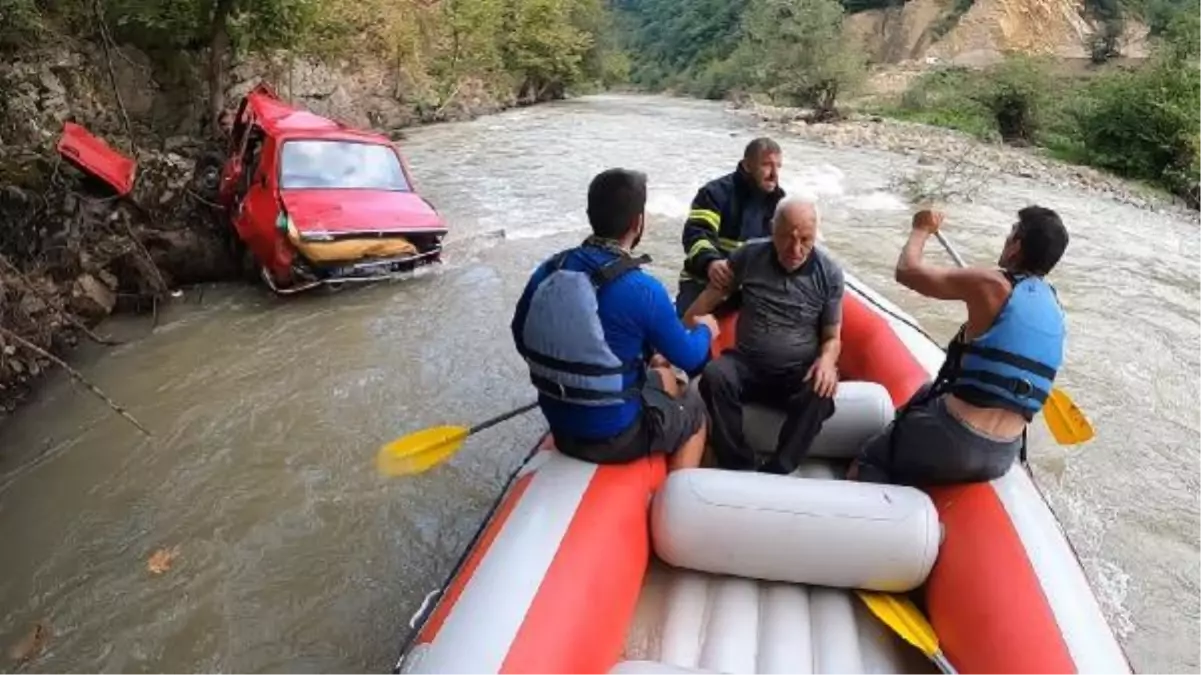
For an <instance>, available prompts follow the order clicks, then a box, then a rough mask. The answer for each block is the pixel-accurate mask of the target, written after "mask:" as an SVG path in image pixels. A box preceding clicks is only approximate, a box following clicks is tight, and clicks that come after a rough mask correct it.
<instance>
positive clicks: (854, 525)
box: [651, 469, 941, 592]
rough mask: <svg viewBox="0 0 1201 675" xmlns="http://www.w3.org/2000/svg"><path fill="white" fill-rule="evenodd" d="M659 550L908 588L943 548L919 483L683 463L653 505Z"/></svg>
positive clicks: (844, 583) (746, 570) (819, 579)
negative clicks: (816, 477) (685, 466)
mask: <svg viewBox="0 0 1201 675" xmlns="http://www.w3.org/2000/svg"><path fill="white" fill-rule="evenodd" d="M651 533H652V542H653V545H654V548H655V553H656V554H658V556H659V557H660V558H662V559H663V560H664V561H665V562H667V563H668V564H670V565H674V566H676V567H682V568H685V569H692V570H698V571H702V572H711V573H715V574H730V575H736V576H740V577H748V578H751V579H761V580H766V581H787V582H792V583H799V584H813V585H819V586H831V587H837V588H863V589H869V590H876V591H886V592H905V591H910V590H912V589H914V588H917V587H918V586H920V585H921V584H922V583H923V582H924V581H925V580H926V577H927V576H928V575H929V574H930V570H931V568H932V567H933V566H934V561H935V559H936V558H937V556H938V547H939V542H940V536H941V531H940V527H939V522H938V511H937V510H936V509H935V507H934V503H933V502H932V501H931V500H930V497H929V496H927V495H926V494H925V493H924V492H922V491H921V490H917V489H915V488H909V487H900V486H895V485H876V484H870V483H853V482H847V481H824V480H811V479H805V478H794V477H789V476H776V475H769V474H759V473H749V472H748V473H743V472H730V471H720V470H716V469H687V470H682V471H677V472H674V473H672V474H671V475H670V476H668V478H667V480H666V482H665V483H664V484H663V487H662V488H661V489H660V490H659V492H658V493H657V494H656V495H655V498H654V503H653V505H652V511H651Z"/></svg>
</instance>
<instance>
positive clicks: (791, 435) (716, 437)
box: [700, 350, 834, 474]
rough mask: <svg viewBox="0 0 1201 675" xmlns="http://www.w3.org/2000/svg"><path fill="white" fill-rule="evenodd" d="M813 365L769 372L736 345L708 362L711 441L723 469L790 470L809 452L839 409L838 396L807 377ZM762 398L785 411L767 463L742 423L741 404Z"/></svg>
mask: <svg viewBox="0 0 1201 675" xmlns="http://www.w3.org/2000/svg"><path fill="white" fill-rule="evenodd" d="M807 371H808V366H806V367H805V368H804V369H800V370H796V371H779V372H769V371H766V370H764V369H761V368H756V367H755V366H754V364H752V363H750V362H749V361H748V360H747V359H746V358H745V357H744V356H742V355H741V354H739V353H737V352H736V351H734V350H730V351H727V352H726V353H725V354H723V355H722V356H720V357H718V358H717V359H716V360H714V361H712V362H710V363H709V365H708V366H706V367H705V372H704V375H703V376H702V377H701V381H700V392H701V396H702V397H703V398H704V399H705V405H706V407H707V408H708V410H709V419H710V431H709V442H710V445H711V446H712V447H713V451H714V454H715V456H716V459H717V463H718V466H719V467H720V468H723V469H735V470H751V471H754V470H759V471H764V472H767V473H780V474H788V473H792V472H793V471H794V470H796V468H797V466H798V465H799V464H800V463H801V461H802V460H804V459H805V456H806V455H807V454H808V453H809V446H810V445H812V444H813V439H814V438H816V437H817V434H818V432H819V431H821V427H822V424H823V423H824V422H825V421H826V420H827V419H829V418H830V416H831V415H833V414H834V399H832V398H822V397H821V396H818V395H817V393H816V392H814V391H813V381H812V380H809V381H806V380H805V374H806V372H807ZM746 403H758V404H762V405H766V406H769V407H773V408H777V409H779V410H782V411H784V412H785V413H786V415H787V417H786V419H785V421H784V426H783V427H782V428H781V429H780V434H779V437H778V438H777V440H776V448H775V452H774V454H772V455H771V456H770V457H769V458H767V460H766V461H765V462H763V464H762V465H760V463H759V460H758V458H757V457H756V455H755V452H754V451H753V450H752V449H751V448H749V447H747V443H746V437H745V434H744V433H743V426H742V406H743V405H744V404H746Z"/></svg>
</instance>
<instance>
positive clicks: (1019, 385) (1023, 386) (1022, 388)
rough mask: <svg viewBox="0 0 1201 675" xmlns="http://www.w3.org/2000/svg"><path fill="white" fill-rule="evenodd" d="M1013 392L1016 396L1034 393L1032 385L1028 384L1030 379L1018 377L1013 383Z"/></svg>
mask: <svg viewBox="0 0 1201 675" xmlns="http://www.w3.org/2000/svg"><path fill="white" fill-rule="evenodd" d="M1013 393H1015V394H1017V395H1018V396H1022V397H1026V396H1029V395H1030V394H1033V393H1034V385H1033V384H1030V380H1026V379H1020V380H1016V381H1014V383H1013Z"/></svg>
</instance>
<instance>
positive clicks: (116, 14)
mask: <svg viewBox="0 0 1201 675" xmlns="http://www.w3.org/2000/svg"><path fill="white" fill-rule="evenodd" d="M0 16H3V17H4V21H3V23H2V24H0V52H3V53H8V54H12V55H17V54H27V53H28V50H31V49H35V48H37V47H39V46H46V45H50V44H55V43H57V42H60V41H62V40H63V39H67V40H90V41H93V42H111V43H112V44H117V45H127V46H129V47H133V48H137V49H140V50H142V51H143V52H145V53H146V54H148V55H149V56H150V58H151V61H152V62H153V64H154V65H155V66H156V67H162V68H163V69H170V68H175V67H178V66H179V65H180V64H181V63H186V62H188V61H191V60H197V61H199V60H201V59H203V60H204V65H205V71H206V79H207V85H208V89H209V94H210V102H209V112H210V113H211V112H212V111H213V110H215V109H217V108H219V107H220V106H221V105H222V103H223V101H222V96H223V91H224V88H225V87H224V85H225V84H226V82H225V77H226V73H227V72H228V70H229V67H230V65H231V64H232V63H235V62H237V61H239V60H242V59H244V58H245V57H248V56H251V55H255V54H268V53H272V52H274V51H276V50H286V51H287V52H288V53H290V54H292V55H302V56H313V57H318V58H325V59H347V60H350V61H364V60H372V59H374V60H378V61H381V62H385V63H387V64H389V66H390V68H391V69H392V71H393V72H392V73H391V74H392V75H394V76H396V77H397V78H398V82H399V84H398V88H397V94H398V95H400V96H405V97H408V98H416V99H420V101H419V103H420V104H422V105H426V106H433V107H435V108H436V107H437V106H439V105H441V104H442V103H443V102H444V101H443V99H444V98H446V97H448V96H450V95H451V93H452V92H453V91H454V90H455V88H456V86H457V85H458V84H459V83H460V82H461V81H462V80H463V79H465V78H469V77H470V78H478V79H480V80H482V81H484V82H486V83H487V84H488V85H489V86H490V87H492V88H495V89H499V90H506V91H509V90H511V91H512V93H513V94H515V95H516V96H518V97H519V98H520V99H523V100H543V99H546V98H553V97H556V96H560V95H562V93H563V92H564V90H565V89H566V88H567V87H569V86H572V85H576V84H580V83H584V82H597V83H611V82H614V81H617V80H621V79H623V78H624V77H625V67H624V61H623V57H622V56H621V54H620V52H619V51H618V50H617V49H615V48H614V45H613V43H612V40H611V37H612V35H613V32H612V30H611V29H610V25H609V12H608V8H607V7H606V4H605V0H441V1H432V2H431V1H429V0H0Z"/></svg>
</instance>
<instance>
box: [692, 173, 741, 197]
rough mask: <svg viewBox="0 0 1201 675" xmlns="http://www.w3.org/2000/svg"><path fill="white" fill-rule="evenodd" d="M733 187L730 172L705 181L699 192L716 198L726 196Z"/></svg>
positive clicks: (732, 174)
mask: <svg viewBox="0 0 1201 675" xmlns="http://www.w3.org/2000/svg"><path fill="white" fill-rule="evenodd" d="M733 189H734V172H730V173H727V174H724V175H721V176H718V177H717V178H714V179H713V180H711V181H709V182H707V183H705V184H704V185H702V186H701V189H700V190H699V192H700V193H701V194H705V195H708V196H709V197H711V198H715V199H716V198H724V197H726V196H728V195H729V194H730V193H731V191H732V190H733Z"/></svg>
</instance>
